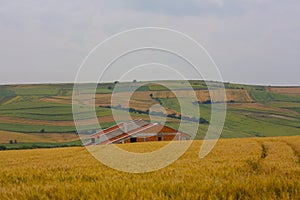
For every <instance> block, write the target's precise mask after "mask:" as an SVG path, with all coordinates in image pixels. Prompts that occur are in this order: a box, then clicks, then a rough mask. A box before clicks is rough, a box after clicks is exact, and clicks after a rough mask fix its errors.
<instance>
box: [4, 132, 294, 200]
mask: <svg viewBox="0 0 300 200" xmlns="http://www.w3.org/2000/svg"><path fill="white" fill-rule="evenodd" d="M201 143H202V142H201V141H194V143H193V144H192V145H191V147H190V148H189V150H188V151H187V152H186V153H185V154H184V155H183V156H182V157H181V158H180V159H178V160H177V161H176V162H175V163H173V164H171V165H170V166H168V167H166V168H163V169H161V170H158V171H155V172H150V173H143V174H128V173H125V172H120V171H116V170H114V169H111V168H109V167H107V166H105V165H103V164H101V163H100V162H98V161H97V160H96V159H94V158H93V157H92V156H91V155H90V154H88V152H87V151H86V150H85V148H83V147H70V148H56V149H35V150H18V151H13V150H11V151H1V152H0V157H1V162H0V198H1V199H3V200H5V199H300V160H299V155H300V137H298V136H294V137H276V138H251V139H222V140H219V142H218V143H217V145H216V146H215V148H214V149H213V150H212V152H211V153H210V154H209V155H208V156H206V157H205V158H203V159H199V157H198V153H199V148H200V146H201ZM165 144H166V143H165V142H150V143H135V144H126V145H120V146H119V147H121V148H123V149H125V150H127V151H132V152H140V153H142V152H148V151H151V150H153V149H157V148H159V147H162V146H163V145H165Z"/></svg>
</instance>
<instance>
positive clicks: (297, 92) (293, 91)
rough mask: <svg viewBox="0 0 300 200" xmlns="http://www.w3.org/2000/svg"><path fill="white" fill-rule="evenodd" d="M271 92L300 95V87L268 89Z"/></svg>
mask: <svg viewBox="0 0 300 200" xmlns="http://www.w3.org/2000/svg"><path fill="white" fill-rule="evenodd" d="M266 88H267V90H269V91H271V92H277V93H281V94H288V95H300V87H266Z"/></svg>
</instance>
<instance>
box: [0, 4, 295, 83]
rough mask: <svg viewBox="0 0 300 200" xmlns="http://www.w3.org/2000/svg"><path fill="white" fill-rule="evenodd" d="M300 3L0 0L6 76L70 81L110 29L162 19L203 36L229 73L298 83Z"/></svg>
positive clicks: (238, 78)
mask: <svg viewBox="0 0 300 200" xmlns="http://www.w3.org/2000/svg"><path fill="white" fill-rule="evenodd" d="M299 7H300V3H299V1H297V0H286V1H279V0H204V1H196V0H187V1H179V0H173V1H172V0H164V1H154V0H152V1H150V0H143V1H140V0H139V1H138V0H115V1H105V0H102V1H96V0H90V1H81V0H74V1H58V0H57V1H54V0H51V1H50V0H46V1H36V0H28V1H0V32H1V37H0V42H1V46H0V58H1V59H0V68H1V71H2V72H1V74H0V80H1V82H2V83H14V82H71V81H73V80H74V76H75V73H76V71H77V69H78V66H79V65H80V63H81V62H82V60H83V59H84V57H85V56H86V55H87V54H88V52H89V50H90V49H92V48H93V46H95V45H96V44H98V43H99V42H101V41H103V40H104V39H106V38H107V37H109V36H111V35H112V34H115V33H118V32H120V31H123V30H126V29H129V28H135V27H143V26H161V27H167V28H172V29H175V30H179V31H182V32H184V33H187V34H189V35H191V36H192V37H194V38H195V39H196V40H197V41H199V42H200V43H202V44H204V46H205V47H206V48H207V49H208V51H209V52H210V53H211V54H212V56H213V58H214V59H215V60H216V62H217V64H218V65H219V67H220V69H221V71H222V73H223V76H224V78H225V79H226V80H227V81H233V82H252V83H265V84H269V83H273V84H282V83H285V82H286V83H287V84H300V83H299V78H298V77H297V74H299V73H300V71H299V70H300V68H299V67H298V58H299V57H300V51H299V48H300V24H299V22H298V19H299V18H300V12H299ZM16 72H18V73H16ZM262 72H263V73H262ZM265 72H268V73H265ZM24 74H26V76H24ZM27 74H28V75H27ZM279 77H282V78H281V79H280V78H279Z"/></svg>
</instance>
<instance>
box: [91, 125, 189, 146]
mask: <svg viewBox="0 0 300 200" xmlns="http://www.w3.org/2000/svg"><path fill="white" fill-rule="evenodd" d="M190 139H191V136H190V135H188V134H186V133H182V132H179V131H177V130H175V129H173V128H170V127H167V126H164V125H162V124H160V123H149V122H147V121H144V120H142V119H138V120H133V121H130V122H126V123H125V122H123V123H119V124H117V125H115V126H112V127H109V128H107V129H104V130H102V131H100V132H98V133H95V134H93V135H91V136H90V142H89V145H98V144H122V143H133V142H149V141H170V140H190Z"/></svg>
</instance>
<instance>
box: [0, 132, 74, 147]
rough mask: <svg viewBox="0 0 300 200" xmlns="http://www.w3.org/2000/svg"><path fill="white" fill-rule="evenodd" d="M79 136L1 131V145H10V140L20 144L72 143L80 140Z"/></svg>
mask: <svg viewBox="0 0 300 200" xmlns="http://www.w3.org/2000/svg"><path fill="white" fill-rule="evenodd" d="M78 139H79V137H78V135H77V134H70V133H17V132H10V131H1V130H0V143H1V144H5V143H9V140H17V142H18V143H20V142H71V141H75V140H78Z"/></svg>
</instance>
